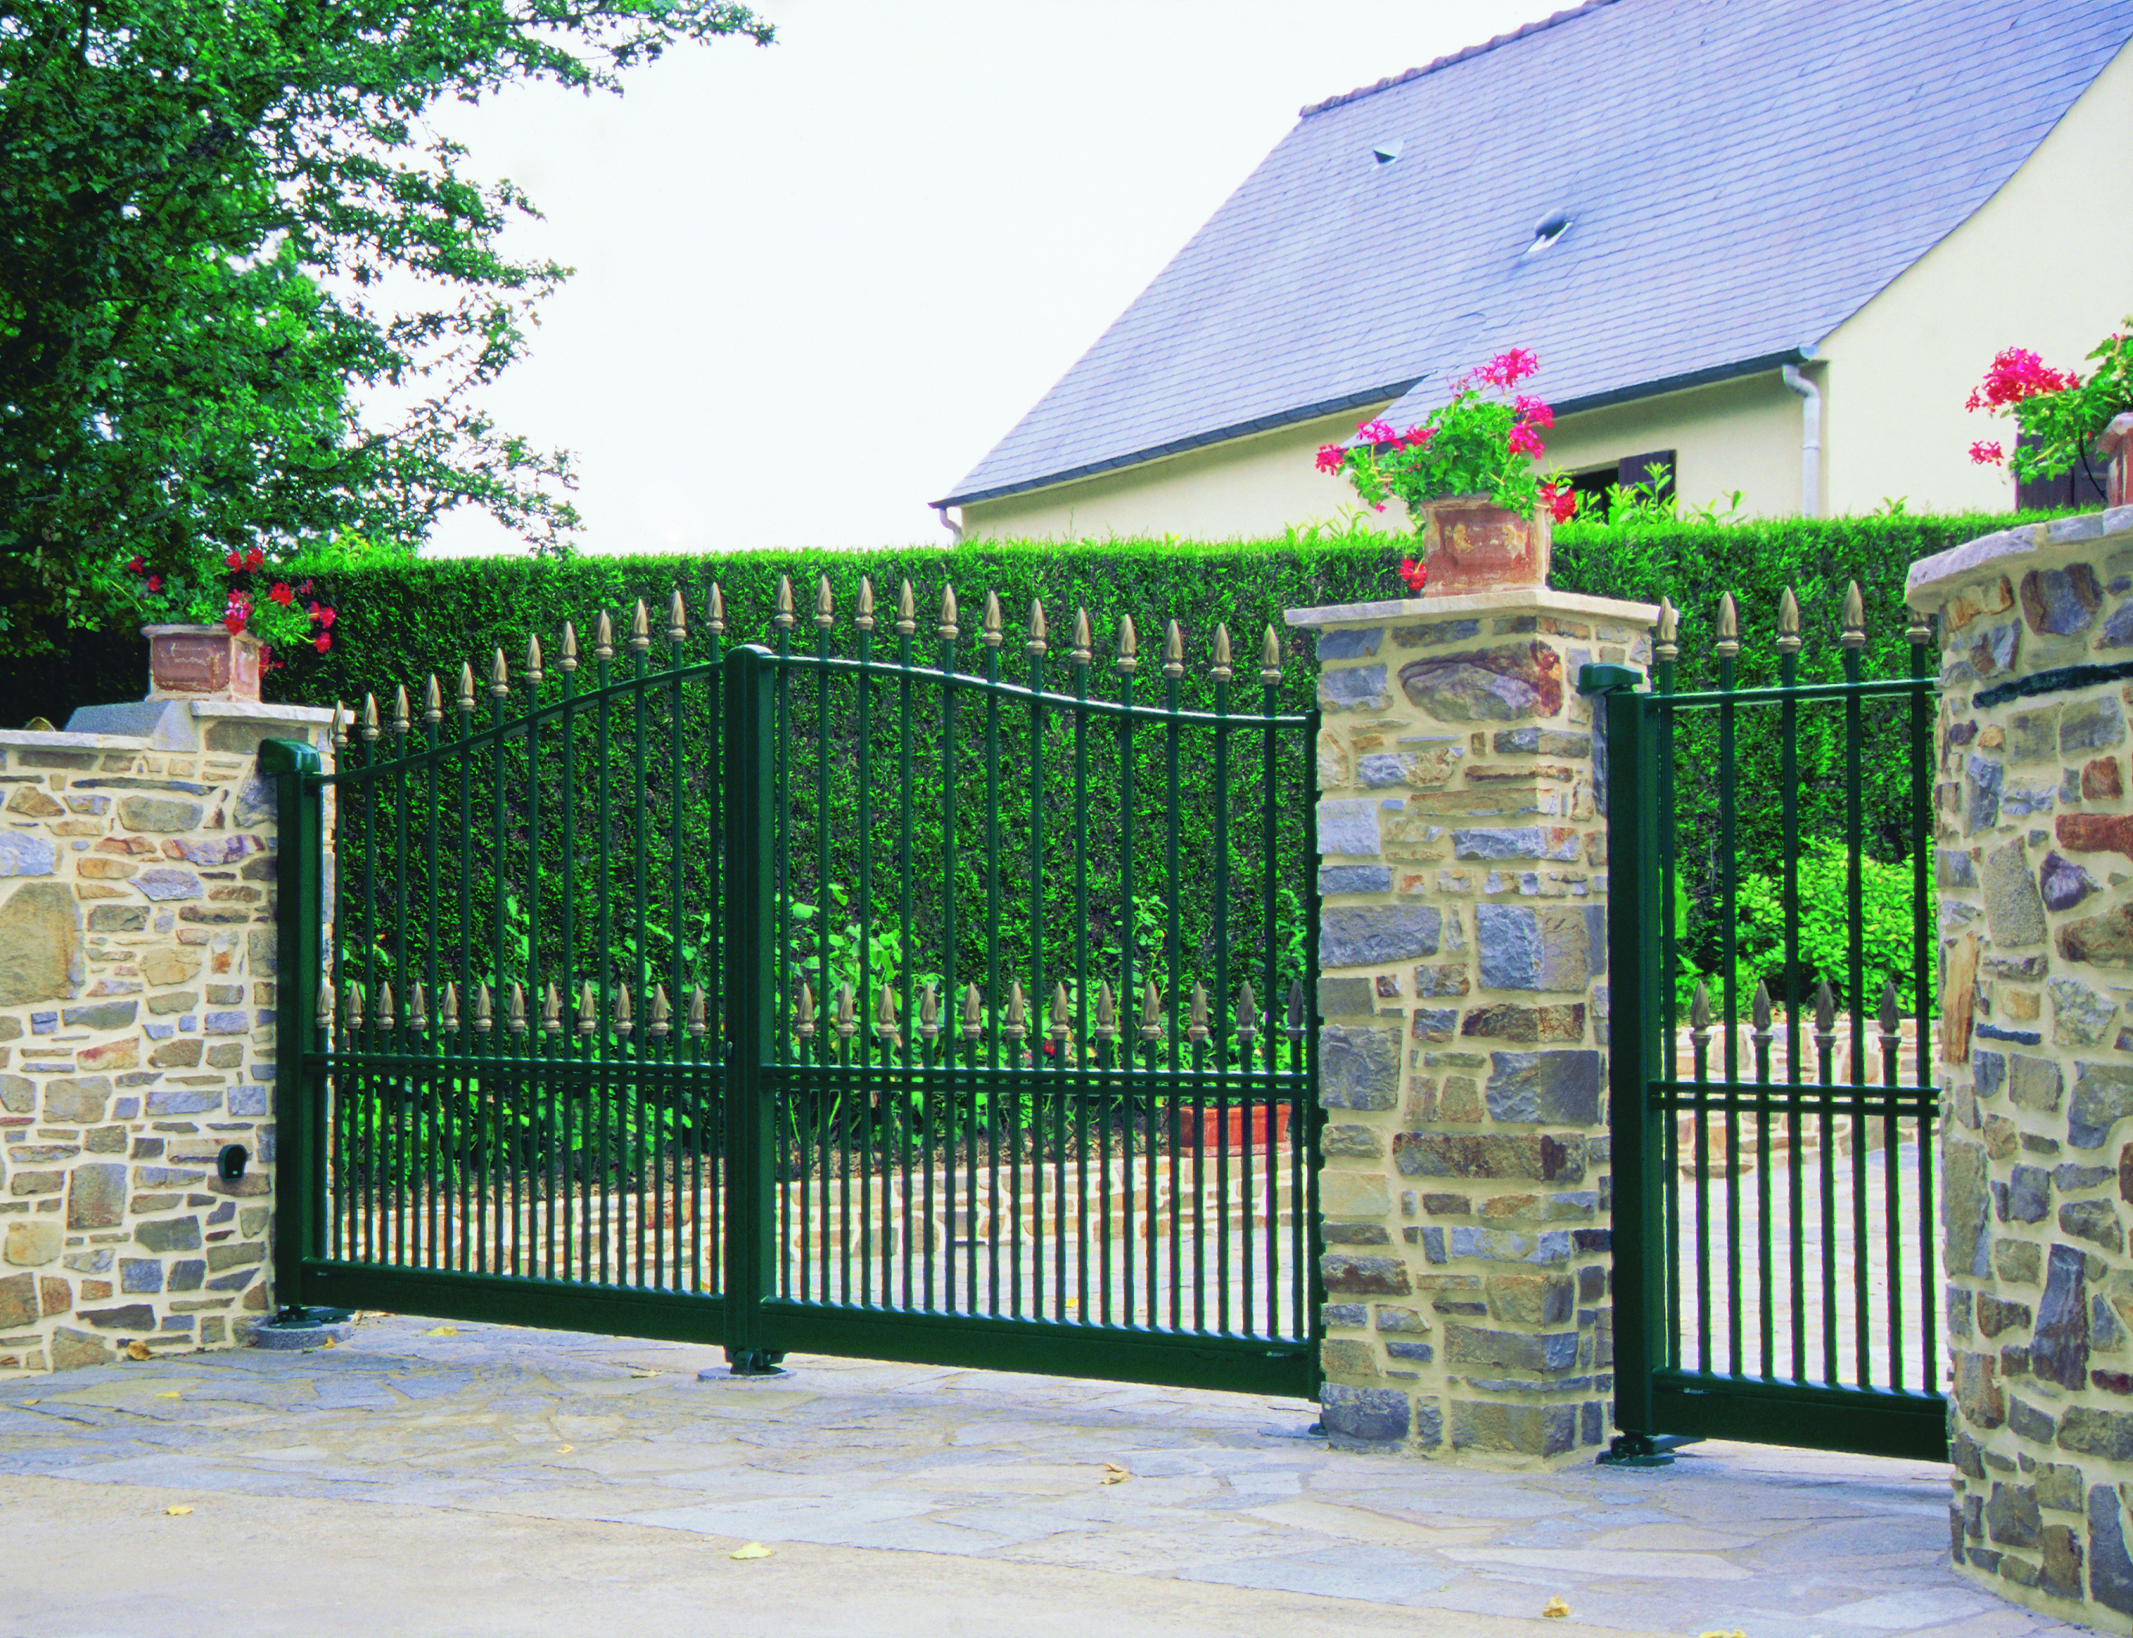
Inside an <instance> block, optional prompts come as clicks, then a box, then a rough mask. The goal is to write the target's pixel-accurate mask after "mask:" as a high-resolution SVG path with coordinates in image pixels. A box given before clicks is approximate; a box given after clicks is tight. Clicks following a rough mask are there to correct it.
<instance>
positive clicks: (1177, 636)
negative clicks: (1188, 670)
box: [1163, 620, 1185, 677]
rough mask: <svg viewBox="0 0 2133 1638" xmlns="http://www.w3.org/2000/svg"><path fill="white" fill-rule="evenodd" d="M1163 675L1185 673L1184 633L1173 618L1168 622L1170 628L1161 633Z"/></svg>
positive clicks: (1177, 675) (1181, 674)
mask: <svg viewBox="0 0 2133 1638" xmlns="http://www.w3.org/2000/svg"><path fill="white" fill-rule="evenodd" d="M1163 675H1164V676H1166V677H1182V676H1184V675H1185V633H1184V632H1183V631H1181V630H1180V629H1179V628H1178V623H1177V621H1175V620H1173V621H1171V622H1170V629H1169V630H1168V631H1166V632H1165V633H1164V634H1163Z"/></svg>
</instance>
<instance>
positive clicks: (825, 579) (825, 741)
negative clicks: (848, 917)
mask: <svg viewBox="0 0 2133 1638" xmlns="http://www.w3.org/2000/svg"><path fill="white" fill-rule="evenodd" d="M836 623H837V596H836V593H835V591H834V590H833V589H832V588H831V586H830V580H829V576H828V575H826V574H825V575H822V576H821V577H819V578H818V579H817V580H816V582H815V662H816V663H815V805H814V812H815V874H816V876H817V877H818V878H819V879H820V886H819V887H818V888H817V891H818V892H819V893H820V894H821V895H822V907H823V908H822V916H821V918H820V920H819V921H818V922H817V924H816V925H817V926H818V927H819V928H820V930H821V934H822V939H821V944H820V945H819V947H818V954H819V955H820V958H821V964H822V971H823V974H824V977H825V980H826V979H827V976H828V972H829V901H830V794H829V775H830V665H829V661H830V632H831V630H832V629H833V628H834V627H835V625H836ZM861 847H862V850H864V843H862V844H861ZM859 961H860V969H859V983H860V987H859V990H858V993H857V994H856V995H849V994H848V1001H847V1004H848V1005H849V1007H850V1010H851V1018H852V1022H851V1024H850V1026H849V1027H847V1025H846V1021H845V1019H844V1018H843V1017H842V1016H841V1015H840V1017H839V1020H838V1029H837V1045H838V1053H839V1057H840V1060H841V1061H840V1062H839V1064H838V1066H837V1067H838V1068H840V1069H849V1068H850V1067H851V1049H852V1046H853V1044H854V1042H855V1041H859V1037H858V1025H857V1018H858V1003H859V998H860V997H862V996H864V995H865V994H866V993H867V992H866V980H867V976H868V971H867V966H866V962H867V927H866V924H865V921H864V920H863V919H862V921H861V922H860V926H859ZM859 1050H860V1053H861V1055H862V1056H863V1055H864V1053H865V1050H866V1048H865V1043H864V1042H863V1041H859ZM823 1084H824V1088H825V1092H826V1095H825V1096H822V1097H821V1098H819V1099H818V1102H819V1104H820V1133H821V1143H820V1148H821V1154H822V1300H823V1301H824V1302H828V1301H829V1300H830V1291H831V1285H830V1262H831V1258H830V1242H831V1236H830V1232H829V1215H830V1151H831V1139H832V1136H833V1134H834V1135H835V1136H836V1137H837V1139H838V1141H837V1144H836V1147H837V1150H838V1165H837V1200H838V1214H839V1222H838V1232H837V1235H836V1247H837V1256H836V1263H837V1268H838V1271H839V1274H840V1275H841V1284H840V1285H839V1286H838V1288H837V1289H839V1290H840V1291H841V1292H842V1297H841V1299H840V1300H842V1301H845V1302H849V1301H851V1298H852V1259H851V1236H852V1169H851V1167H850V1165H849V1164H847V1163H846V1161H845V1157H844V1155H843V1152H842V1151H843V1147H844V1139H845V1137H846V1136H848V1135H849V1133H850V1131H851V1112H850V1105H849V1103H848V1101H847V1100H848V1099H849V1097H850V1095H851V1085H852V1083H851V1080H850V1079H849V1078H848V1077H846V1076H841V1075H840V1076H838V1077H836V1078H834V1079H829V1078H825V1081H824V1083H823ZM832 1089H834V1090H832Z"/></svg>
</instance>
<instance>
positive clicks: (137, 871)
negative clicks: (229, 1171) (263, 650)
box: [0, 700, 331, 1377]
mask: <svg viewBox="0 0 2133 1638" xmlns="http://www.w3.org/2000/svg"><path fill="white" fill-rule="evenodd" d="M328 716H329V713H327V712H324V711H314V710H310V709H308V708H305V707H294V706H263V705H257V704H252V705H247V704H241V703H236V702H231V701H213V700H192V701H186V700H152V701H149V702H147V703H145V704H142V705H131V706H98V707H92V708H90V709H88V710H85V711H81V712H77V713H76V714H75V718H74V720H73V721H72V722H70V723H69V725H68V727H69V730H70V731H68V732H64V733H51V732H42V733H36V732H0V1181H4V1187H0V1377H5V1376H10V1375H15V1374H19V1373H22V1372H26V1371H41V1370H51V1369H56V1368H59V1367H63V1366H69V1365H84V1364H95V1363H99V1362H104V1361H108V1360H110V1359H112V1358H114V1357H115V1356H117V1355H118V1354H120V1353H123V1352H126V1351H129V1350H131V1351H134V1352H136V1353H138V1352H139V1351H140V1350H141V1349H159V1350H160V1349H166V1348H170V1349H178V1350H191V1349H194V1348H202V1347H207V1348H213V1347H230V1346H235V1345H237V1344H239V1343H242V1342H244V1341H245V1340H247V1339H248V1338H249V1336H250V1330H251V1326H252V1325H253V1324H255V1323H256V1322H257V1321H258V1320H260V1319H263V1318H265V1317H266V1315H267V1313H268V1312H269V1311H270V1310H269V1302H270V1298H269V1295H268V1292H267V1287H266V1280H267V1275H268V1271H269V1269H270V1268H271V1265H272V1258H271V1256H270V1253H269V1250H268V1242H269V1236H270V1233H271V1229H272V1212H273V1161H274V1118H273V1090H274V965H275V928H274V863H275V860H274V846H275V803H274V791H273V788H272V787H271V786H270V785H269V784H267V783H266V782H265V781H263V780H261V779H260V778H259V777H258V776H257V774H256V772H255V766H256V761H257V757H256V752H257V749H258V746H259V743H260V741H261V740H263V739H268V738H297V739H303V738H308V739H310V740H312V741H313V743H316V744H319V745H320V746H321V749H322V751H324V752H325V754H326V755H327V756H328V757H329V758H330V755H331V752H330V748H327V747H325V746H324V743H323V742H324V739H325V723H326V719H327V717H328ZM230 1145H238V1146H241V1147H242V1148H243V1149H244V1150H245V1151H246V1166H245V1169H244V1172H243V1174H242V1175H241V1176H238V1177H235V1178H225V1177H223V1176H222V1175H220V1173H219V1171H218V1168H217V1160H218V1157H220V1156H221V1155H222V1153H223V1151H224V1150H225V1148H227V1147H228V1146H230Z"/></svg>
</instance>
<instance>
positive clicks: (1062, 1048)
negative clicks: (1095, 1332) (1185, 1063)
mask: <svg viewBox="0 0 2133 1638" xmlns="http://www.w3.org/2000/svg"><path fill="white" fill-rule="evenodd" d="M1069 1009H1070V1003H1069V1002H1068V1000H1067V990H1066V980H1065V979H1063V978H1062V979H1058V980H1056V981H1054V983H1053V985H1052V1029H1051V1035H1052V1078H1053V1079H1054V1080H1058V1081H1065V1080H1067V1078H1068V1075H1069V1071H1068V1069H1067V1053H1068V1052H1069V1051H1070V1050H1072V1047H1073V1043H1074V1026H1073V1024H1072V1023H1071V1022H1070V1021H1069V1019H1068V1012H1069ZM1072 1073H1073V1079H1074V1091H1073V1092H1072V1093H1066V1092H1062V1093H1059V1094H1057V1095H1056V1096H1057V1098H1058V1101H1059V1106H1060V1109H1061V1110H1062V1112H1063V1111H1064V1110H1065V1108H1066V1101H1067V1099H1068V1098H1069V1097H1072V1098H1073V1102H1074V1299H1073V1303H1072V1306H1073V1309H1074V1317H1075V1319H1076V1320H1078V1321H1079V1322H1080V1323H1082V1324H1083V1325H1086V1324H1088V1323H1089V1123H1088V1119H1087V1109H1086V1105H1085V1103H1084V1100H1083V1098H1082V1096H1081V1091H1082V1084H1083V1083H1082V1080H1081V1075H1080V1071H1079V1070H1078V1069H1077V1070H1075V1071H1073V1072H1072ZM1063 1118H1064V1117H1063V1113H1062V1119H1063ZM1060 1199H1061V1201H1062V1202H1064V1200H1065V1199H1066V1195H1065V1193H1064V1188H1063V1185H1062V1192H1061V1194H1060ZM1065 1244H1066V1239H1065V1236H1064V1235H1062V1236H1061V1237H1060V1245H1061V1248H1062V1252H1063V1250H1064V1247H1065ZM1060 1317H1061V1318H1064V1317H1065V1316H1064V1315H1063V1314H1062V1315H1061V1316H1060Z"/></svg>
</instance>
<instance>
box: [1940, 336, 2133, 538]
mask: <svg viewBox="0 0 2133 1638" xmlns="http://www.w3.org/2000/svg"><path fill="white" fill-rule="evenodd" d="M2089 358H2090V359H2091V360H2093V361H2094V362H2095V365H2096V367H2095V369H2094V370H2092V371H2091V372H2090V373H2089V375H2088V377H2087V378H2086V379H2083V378H2082V377H2081V376H2080V375H2078V374H2076V373H2075V372H2074V371H2072V370H2055V369H2053V368H2052V367H2051V366H2050V365H2048V364H2046V363H2045V362H2044V360H2043V359H2042V358H2040V357H2039V356H2038V355H2037V354H2036V353H2033V352H2031V351H2029V350H2028V349H2027V348H2024V347H2008V348H2004V349H2003V350H2002V351H2000V352H1999V353H1997V354H1996V355H1994V357H1993V360H1992V367H1991V368H1990V369H1989V370H1987V371H1986V372H1985V379H1984V380H1983V381H1982V382H1980V383H1979V384H1978V386H1977V388H1976V390H1975V391H1973V392H1972V393H1971V394H1970V398H1969V401H1968V402H1967V403H1966V404H1965V405H1964V406H1963V407H1964V408H1965V409H1967V410H1969V411H1970V412H1971V413H1972V414H1976V413H1977V412H1978V411H1979V410H1983V411H1985V412H1986V413H1987V414H1990V415H2000V416H2006V417H2008V418H2010V419H2012V420H2013V421H2014V423H2015V426H2016V428H2017V429H2018V431H2019V434H2020V436H2019V437H2018V438H2017V439H2016V443H2015V447H2014V448H2013V449H2006V448H2003V447H2002V445H2001V444H2000V443H1999V441H1998V440H1996V439H1994V440H1989V441H1988V440H1985V439H1980V440H1978V441H1977V442H1975V443H1973V444H1972V445H1971V446H1970V458H1971V460H1973V461H1975V462H1977V463H1978V464H1979V465H1980V466H1999V465H2004V466H2005V467H2006V468H2007V471H2008V474H2009V475H2010V476H2011V477H2013V478H2014V479H2015V480H2016V482H2018V483H2021V482H2026V481H2029V480H2033V479H2038V478H2056V477H2059V476H2061V475H2062V474H2064V473H2067V472H2071V471H2072V470H2073V469H2074V468H2075V467H2076V466H2077V465H2081V466H2087V467H2089V468H2090V473H2091V476H2092V477H2094V476H2095V473H2094V466H2093V463H2096V462H2106V463H2108V466H2107V470H2106V474H2105V475H2104V476H2103V478H2102V480H2101V482H2100V484H2099V487H2100V488H2102V489H2103V491H2104V494H2105V500H2104V504H2105V505H2106V506H2124V505H2126V504H2128V502H2129V501H2133V484H2129V482H2128V476H2129V468H2133V317H2129V318H2128V319H2127V320H2126V321H2125V328H2124V329H2122V330H2120V331H2118V332H2117V333H2116V334H2115V335H2110V336H2106V337H2105V338H2104V339H2103V341H2102V342H2100V343H2099V344H2098V345H2097V346H2096V347H2095V348H2094V349H2093V350H2091V352H2090V353H2089Z"/></svg>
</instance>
